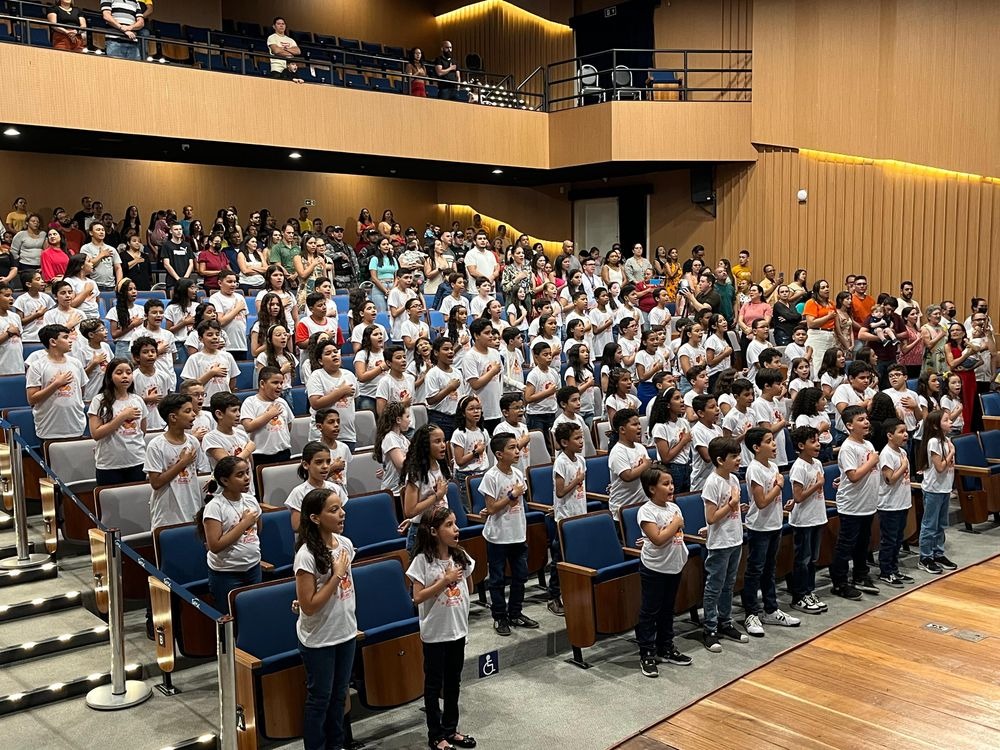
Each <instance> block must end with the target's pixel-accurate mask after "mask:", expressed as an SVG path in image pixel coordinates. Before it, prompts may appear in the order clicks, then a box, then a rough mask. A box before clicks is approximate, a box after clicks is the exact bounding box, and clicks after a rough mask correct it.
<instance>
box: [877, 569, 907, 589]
mask: <svg viewBox="0 0 1000 750" xmlns="http://www.w3.org/2000/svg"><path fill="white" fill-rule="evenodd" d="M878 579H879V580H880V581H881V582H882V583H884V584H885V585H886V586H892V587H893V588H894V589H901V588H903V582H902V581H900V580H897V578H896V575H895V574H894V573H890V574H889V575H885V576H879V577H878Z"/></svg>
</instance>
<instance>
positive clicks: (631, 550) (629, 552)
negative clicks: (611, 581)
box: [622, 547, 642, 557]
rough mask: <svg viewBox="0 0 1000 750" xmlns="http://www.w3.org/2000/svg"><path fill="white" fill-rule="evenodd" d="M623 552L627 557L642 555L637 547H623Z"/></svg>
mask: <svg viewBox="0 0 1000 750" xmlns="http://www.w3.org/2000/svg"><path fill="white" fill-rule="evenodd" d="M622 552H624V553H625V556H626V557H639V556H641V555H642V550H641V549H636V548H635V547H622Z"/></svg>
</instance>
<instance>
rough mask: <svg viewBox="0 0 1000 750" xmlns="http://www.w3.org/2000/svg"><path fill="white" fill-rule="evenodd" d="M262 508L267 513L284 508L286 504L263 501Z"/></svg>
mask: <svg viewBox="0 0 1000 750" xmlns="http://www.w3.org/2000/svg"><path fill="white" fill-rule="evenodd" d="M260 509H261V510H262V511H264V512H265V513H273V512H274V511H276V510H284V509H285V506H284V505H268V504H267V503H261V504H260Z"/></svg>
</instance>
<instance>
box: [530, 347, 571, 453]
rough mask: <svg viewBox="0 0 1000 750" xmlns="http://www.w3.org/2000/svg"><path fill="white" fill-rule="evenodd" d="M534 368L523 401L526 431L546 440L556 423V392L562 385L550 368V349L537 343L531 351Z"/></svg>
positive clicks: (559, 378)
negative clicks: (544, 437) (525, 405)
mask: <svg viewBox="0 0 1000 750" xmlns="http://www.w3.org/2000/svg"><path fill="white" fill-rule="evenodd" d="M531 354H532V357H533V358H534V362H535V366H534V367H532V368H531V372H529V373H528V380H527V382H526V384H525V386H524V401H525V403H526V404H527V405H528V408H527V411H528V429H529V430H540V431H541V432H542V434H543V435H545V436H546V440H548V435H549V433H550V431H551V430H552V425H553V424H555V421H556V408H557V404H556V391H558V390H559V387H560V386H561V385H562V378H561V377H560V376H559V371H558V370H556V369H555V368H554V367H552V366H551V364H552V347H550V346H549V345H548V344H547V343H545V342H544V341H539V342H538V343H536V344H535V345H534V347H532V349H531Z"/></svg>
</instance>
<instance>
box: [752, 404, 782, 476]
mask: <svg viewBox="0 0 1000 750" xmlns="http://www.w3.org/2000/svg"><path fill="white" fill-rule="evenodd" d="M748 413H749V415H750V419H752V420H753V423H754V424H755V425H756V426H757V427H760V426H761V425H763V424H764V423H765V422H766V423H767V424H774V423H776V422H780V421H782V420H785V421H787V420H788V403H787V402H786V401H785V399H783V398H775V399H774V400H773V401H767V400H766V399H765V398H764V397H763V396H758V397H757V398H755V399H754V400H753V403H752V404H750V411H749V412H748ZM773 437H774V443H775V445H776V446H777V455H776V456H775V458H774V460H775V461H776V462H777V464H778V466H785V465H786V464H788V455H787V452H786V451H785V434H784V432H783V431H782V432H777V433H774V435H773Z"/></svg>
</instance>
